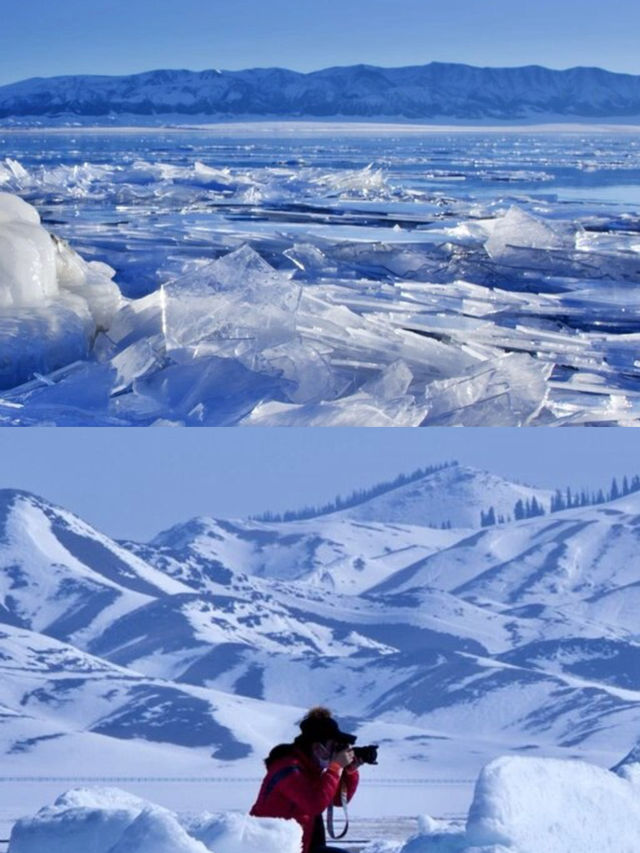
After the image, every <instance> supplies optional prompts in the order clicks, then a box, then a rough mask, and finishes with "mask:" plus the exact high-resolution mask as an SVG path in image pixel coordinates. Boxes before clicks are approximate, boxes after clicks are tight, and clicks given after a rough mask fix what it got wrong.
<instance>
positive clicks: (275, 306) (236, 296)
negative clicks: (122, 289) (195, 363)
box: [162, 245, 300, 358]
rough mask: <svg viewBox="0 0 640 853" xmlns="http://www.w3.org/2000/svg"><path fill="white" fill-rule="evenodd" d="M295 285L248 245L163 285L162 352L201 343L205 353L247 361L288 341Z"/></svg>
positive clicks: (295, 300)
mask: <svg viewBox="0 0 640 853" xmlns="http://www.w3.org/2000/svg"><path fill="white" fill-rule="evenodd" d="M299 298H300V286H299V285H298V284H295V283H293V282H291V280H290V279H289V278H288V277H287V276H285V275H283V274H281V273H279V272H277V271H276V270H274V269H273V267H271V266H270V265H269V264H268V263H267V262H266V261H264V260H263V259H262V258H261V257H260V255H259V254H258V253H257V252H255V251H254V250H253V249H251V248H250V247H249V246H246V245H245V246H242V247H241V248H240V249H237V250H236V251H235V252H231V253H229V254H228V255H224V256H223V257H222V258H219V259H218V260H216V261H213V262H212V263H210V264H207V265H206V266H204V267H201V268H200V269H199V270H197V271H194V272H192V273H189V274H188V275H186V276H184V277H182V278H179V279H176V280H175V281H173V282H171V283H169V284H166V285H164V286H163V287H162V316H163V329H164V333H165V338H166V344H167V351H168V352H171V350H172V349H175V348H178V349H183V348H185V347H190V348H192V350H193V352H194V355H197V354H198V348H199V346H200V345H203V344H206V351H207V353H208V354H209V355H211V354H215V352H219V353H220V354H221V355H226V356H231V357H238V358H240V357H245V358H251V357H252V356H253V355H254V354H256V353H257V352H259V351H260V350H261V349H265V348H266V347H270V346H277V345H279V344H281V343H283V342H285V341H287V340H290V339H291V338H292V337H293V335H294V333H295V311H296V308H297V306H298V301H299Z"/></svg>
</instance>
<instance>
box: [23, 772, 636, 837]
mask: <svg viewBox="0 0 640 853" xmlns="http://www.w3.org/2000/svg"><path fill="white" fill-rule="evenodd" d="M634 778H636V779H637V774H635V776H634V775H633V774H632V776H631V778H625V777H623V776H620V775H616V773H613V772H611V771H609V770H605V769H603V768H600V767H596V766H594V765H591V764H587V763H586V762H584V761H578V760H571V761H568V760H559V759H553V758H523V757H501V758H496V759H494V760H493V761H491V762H490V763H489V764H487V765H486V766H485V767H484V768H483V769H482V771H481V773H480V775H479V777H478V780H477V782H476V787H475V794H474V798H473V802H472V804H471V808H470V810H469V814H468V817H467V820H466V825H464V826H461V825H460V823H459V821H451V820H446V819H441V818H433V817H430V816H428V815H421V816H419V817H418V820H417V824H418V832H417V833H416V834H415V835H414V836H412V837H411V838H409V839H408V840H407V841H406V842H404V843H403V842H401V841H397V840H392V839H391V838H389V839H388V840H385V839H384V835H383V833H384V827H383V828H382V830H379V831H381V833H382V835H383V837H382V838H380V837H379V838H376V839H372V840H370V841H369V843H368V844H367V845H366V846H365V848H364V849H365V850H367V851H370V853H592V851H598V853H637V850H638V848H639V846H640V808H639V807H638V804H639V797H640V791H639V789H638V787H637V782H634V781H633V779H634ZM388 824H389V826H390V827H391V824H392V821H391V820H389V821H388ZM300 843H301V830H300V827H299V826H298V824H297V823H296V822H295V821H287V820H274V819H270V818H254V817H250V816H248V815H246V814H241V813H237V812H221V813H218V814H209V813H204V814H201V815H197V814H193V813H189V814H181V813H176V812H173V811H171V810H169V809H167V808H163V807H160V806H157V805H154V804H153V803H150V802H148V801H146V800H144V799H142V798H139V797H134V796H132V795H131V794H128V793H127V792H125V791H122V790H119V789H115V788H82V789H76V790H71V791H69V792H67V793H66V794H63V795H62V796H60V797H59V798H58V799H57V800H56V802H55V803H54V805H53V806H46V807H44V808H42V809H41V810H40V811H39V812H38V813H37V814H36V815H34V816H33V817H24V818H22V819H21V820H19V821H18V822H17V823H16V824H15V826H14V828H13V831H12V833H11V840H10V844H9V851H8V853H42V851H43V850H44V849H46V850H47V851H51V853H205V851H213V853H299V849H300ZM345 843H346V844H347V845H348V844H349V839H348V838H347V839H346V842H345Z"/></svg>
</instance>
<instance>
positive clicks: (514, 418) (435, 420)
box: [424, 353, 552, 426]
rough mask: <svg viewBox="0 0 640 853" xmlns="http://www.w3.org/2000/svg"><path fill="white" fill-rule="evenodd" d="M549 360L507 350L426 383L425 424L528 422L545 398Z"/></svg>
mask: <svg viewBox="0 0 640 853" xmlns="http://www.w3.org/2000/svg"><path fill="white" fill-rule="evenodd" d="M551 370H552V366H551V365H549V364H542V363H540V362H538V361H537V360H536V359H534V358H532V357H531V356H527V355H521V354H517V353H511V354H509V355H503V356H500V357H498V358H496V359H494V360H493V361H488V362H486V363H485V364H483V365H482V366H481V367H478V368H477V369H476V370H475V371H473V372H472V371H469V372H468V373H467V374H466V375H465V376H457V377H455V378H452V379H445V380H441V381H436V382H432V383H431V384H430V385H428V386H427V389H426V401H427V405H428V409H429V410H428V414H427V416H426V418H425V421H424V424H425V426H494V425H495V424H496V423H500V424H501V426H528V425H530V424H531V423H533V422H534V420H535V418H536V416H537V415H538V414H539V413H540V412H541V410H542V408H543V407H544V404H545V402H546V397H547V393H548V389H547V380H548V378H549V376H550V374H551Z"/></svg>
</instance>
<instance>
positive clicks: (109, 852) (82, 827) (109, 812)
mask: <svg viewBox="0 0 640 853" xmlns="http://www.w3.org/2000/svg"><path fill="white" fill-rule="evenodd" d="M301 841H302V831H301V829H300V827H299V825H298V824H297V823H295V821H286V820H274V819H272V818H256V817H250V816H248V815H241V814H218V815H211V814H203V815H201V816H190V817H188V818H185V817H182V816H180V815H177V814H175V813H174V812H172V811H170V810H168V809H165V808H161V807H160V806H157V805H154V804H153V803H149V802H147V801H145V800H143V799H140V798H139V797H135V796H133V795H131V794H128V793H127V792H126V791H121V790H119V789H118V788H78V789H74V790H72V791H69V792H68V793H66V794H64V795H63V796H61V797H59V798H58V799H57V800H56V802H55V803H54V805H52V806H47V807H45V808H43V809H41V810H40V811H39V812H38V813H37V814H36V815H35V816H34V817H30V818H23V819H22V820H19V821H18V822H17V823H16V824H15V826H14V827H13V831H12V833H11V839H10V842H9V850H8V853H44V851H46V853H206V851H214V852H215V853H299V851H300V845H301Z"/></svg>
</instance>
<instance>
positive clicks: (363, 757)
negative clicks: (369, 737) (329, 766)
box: [335, 742, 378, 764]
mask: <svg viewBox="0 0 640 853" xmlns="http://www.w3.org/2000/svg"><path fill="white" fill-rule="evenodd" d="M349 748H351V749H352V750H353V755H354V757H355V758H356V759H357V760H358V761H360V763H361V764H377V763H378V744H377V743H370V744H368V745H367V746H353V745H352V744H350V743H348V742H345V743H337V744H336V746H335V750H336V752H340V750H342V749H349Z"/></svg>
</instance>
